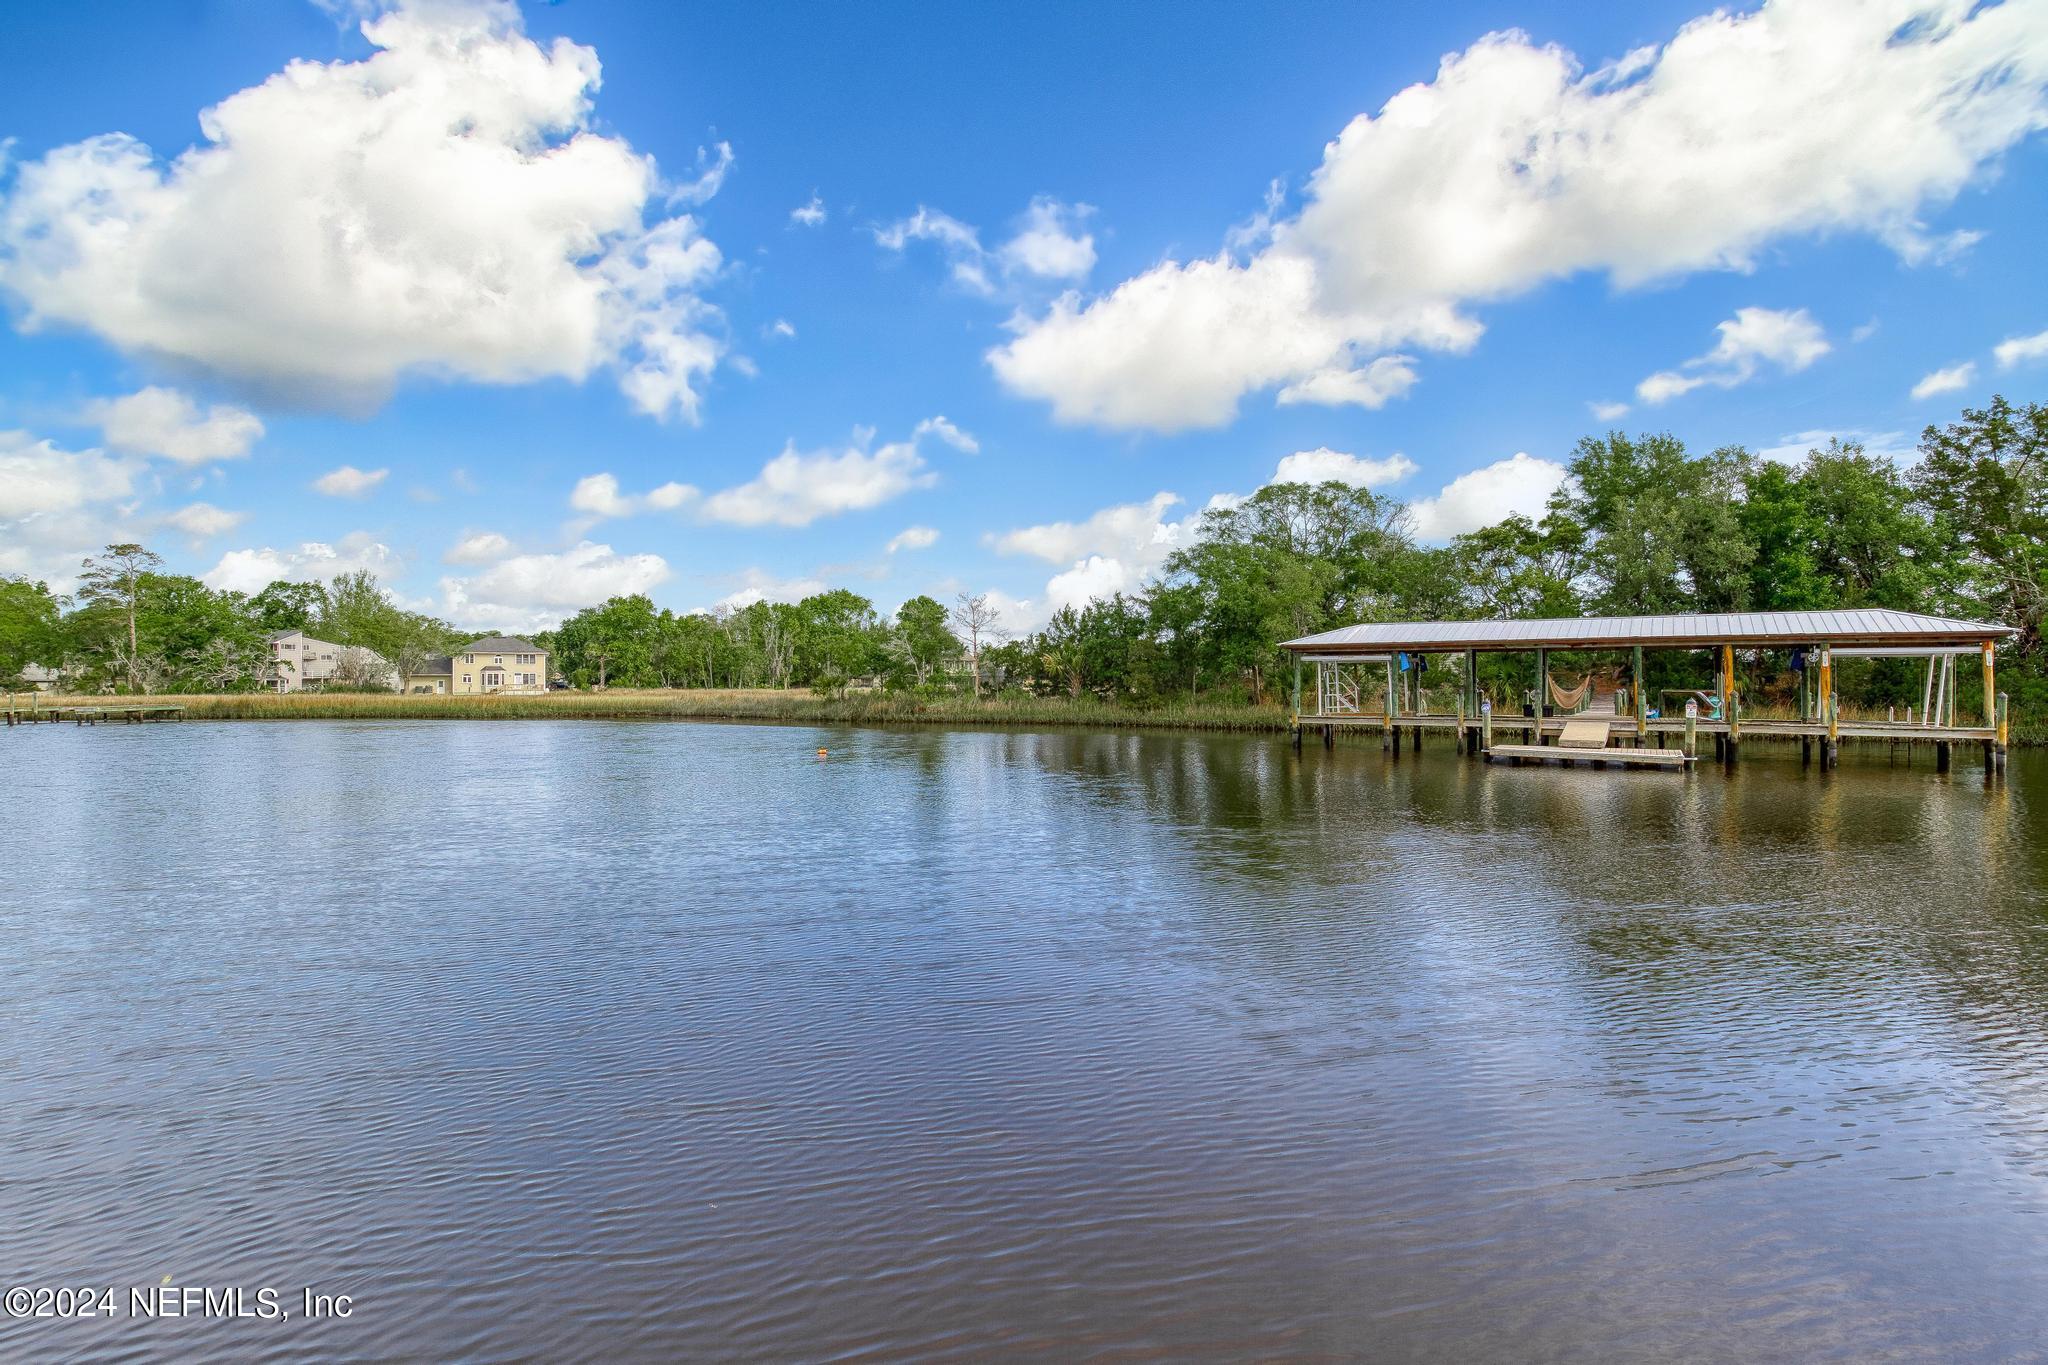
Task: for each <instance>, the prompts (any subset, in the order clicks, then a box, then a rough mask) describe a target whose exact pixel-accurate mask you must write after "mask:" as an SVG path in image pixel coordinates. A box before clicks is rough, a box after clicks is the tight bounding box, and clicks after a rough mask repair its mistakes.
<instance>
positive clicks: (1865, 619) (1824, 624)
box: [1281, 607, 2018, 654]
mask: <svg viewBox="0 0 2048 1365" xmlns="http://www.w3.org/2000/svg"><path fill="white" fill-rule="evenodd" d="M2016 634H2018V632H2017V631H2015V630H2014V629H2013V628H2012V627H2011V626H2000V625H1991V624H1988V623H1986V622H1982V621H1959V620H1956V619H1954V618H1952V617H1946V616H1923V615H1920V614H1919V613H1917V612H1910V611H1887V610H1884V609H1882V608H1876V607H1869V608H1859V609H1856V610H1851V611H1735V612H1709V613H1699V614H1694V615H1686V614H1672V615H1665V616H1561V617H1542V618H1537V619H1533V620H1521V621H1372V622H1367V623H1365V624H1363V625H1356V626H1344V627H1342V628H1341V629H1338V630H1326V631H1324V632H1322V633H1321V634H1320V635H1304V636H1303V637H1301V638H1300V639H1298V640H1288V641H1286V642H1285V643H1283V644H1282V645H1281V648H1282V649H1291V650H1295V651H1298V652H1307V651H1316V652H1319V653H1334V654H1343V653H1365V652H1369V651H1376V652H1380V653H1384V652H1386V651H1387V650H1396V649H1398V650H1407V651H1409V652H1411V653H1425V652H1429V651H1432V650H1465V649H1474V650H1481V651H1487V650H1508V649H1626V648H1630V647H1633V646H1635V645H1643V646H1646V647H1655V648H1663V649H1687V648H1701V647H1704V646H1708V645H1723V644H1733V645H1782V646H1788V647H1789V646H1794V645H1811V644H1819V643H1822V642H1826V643H1829V644H1838V645H1871V644H1877V645H1882V644H1911V645H1937V644H1981V643H1983V642H1985V641H1987V640H1988V641H1992V642H1996V641H1998V640H2000V639H2003V638H2004V637H2006V636H2009V635H2016Z"/></svg>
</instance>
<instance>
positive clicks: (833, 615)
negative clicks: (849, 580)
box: [796, 588, 886, 691]
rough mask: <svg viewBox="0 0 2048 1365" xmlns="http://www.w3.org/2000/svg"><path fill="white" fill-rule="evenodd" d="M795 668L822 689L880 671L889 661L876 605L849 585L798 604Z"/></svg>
mask: <svg viewBox="0 0 2048 1365" xmlns="http://www.w3.org/2000/svg"><path fill="white" fill-rule="evenodd" d="M796 612H797V617H798V627H797V641H796V669H797V677H798V679H799V680H800V681H803V682H807V683H809V684H810V685H811V686H813V687H815V688H819V689H823V690H827V691H830V690H833V689H836V688H843V687H845V686H846V684H847V683H848V682H850V681H851V680H852V679H854V678H858V677H862V676H865V675H867V674H870V673H876V672H879V671H880V670H881V668H882V666H883V663H884V660H885V657H886V656H885V653H884V650H883V648H882V640H883V632H882V629H881V621H880V618H878V617H877V616H876V615H875V605H874V603H872V602H870V601H868V599H867V598H865V597H862V596H861V595H860V594H858V593H855V592H849V591H848V590H847V589H845V588H835V589H833V590H832V591H830V592H822V593H818V594H817V595H815V596H812V597H806V598H805V599H804V600H803V601H801V602H799V603H797V604H796Z"/></svg>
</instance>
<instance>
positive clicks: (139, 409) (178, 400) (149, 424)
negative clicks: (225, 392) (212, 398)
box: [85, 385, 263, 464]
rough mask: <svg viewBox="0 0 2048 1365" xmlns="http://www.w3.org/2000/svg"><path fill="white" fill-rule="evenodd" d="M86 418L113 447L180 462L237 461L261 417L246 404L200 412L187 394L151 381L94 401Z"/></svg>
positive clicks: (254, 439)
mask: <svg viewBox="0 0 2048 1365" xmlns="http://www.w3.org/2000/svg"><path fill="white" fill-rule="evenodd" d="M85 417H86V420H87V421H90V422H93V423H95V424H96V425H97V426H98V427H99V428H100V432H101V434H102V435H103V436H104V437H105V438H106V442H107V444H108V445H109V446H110V447H112V448H113V449H115V450H119V451H123V452H125V453H127V454H130V455H160V456H162V457H163V458H165V459H167V460H175V461H177V462H178V463H179V464H207V463H210V462H212V461H214V460H238V459H240V458H242V456H244V455H247V454H248V453H249V448H250V447H251V446H253V445H255V444H256V442H257V440H258V439H259V438H260V437H261V436H262V435H263V422H262V419H260V418H259V417H257V416H256V414H255V413H253V412H250V411H249V410H248V409H246V408H239V407H236V406H234V405H233V404H230V403H215V404H213V405H211V406H210V407H208V408H207V409H206V410H205V411H203V412H202V411H201V410H200V407H199V404H197V403H196V402H194V401H193V400H192V398H191V397H190V396H189V395H187V394H183V393H180V392H178V391H177V390H176V389H165V388H158V387H156V386H154V385H152V386H150V387H149V388H146V389H142V390H139V391H138V392H135V393H131V394H129V395H127V396H126V397H124V398H100V399H95V400H94V401H92V402H91V403H88V404H86V408H85Z"/></svg>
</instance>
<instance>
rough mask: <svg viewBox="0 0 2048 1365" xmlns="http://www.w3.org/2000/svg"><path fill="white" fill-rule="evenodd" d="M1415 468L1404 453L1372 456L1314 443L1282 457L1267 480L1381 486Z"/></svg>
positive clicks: (1410, 472)
mask: <svg viewBox="0 0 2048 1365" xmlns="http://www.w3.org/2000/svg"><path fill="white" fill-rule="evenodd" d="M1415 469H1416V465H1415V461H1413V460H1411V459H1409V458H1408V457H1407V456H1406V455H1389V456H1387V457H1386V458H1385V459H1383V460H1375V459H1371V458H1368V457H1363V456H1358V455H1347V454H1345V453H1344V452H1343V451H1341V450H1332V449H1330V448H1329V447H1328V446H1318V447H1316V448H1315V449H1314V450H1297V451H1295V452H1294V453H1293V454H1292V455H1289V456H1286V457H1285V458H1283V459H1282V460H1281V461H1280V463H1279V465H1278V466H1277V467H1276V468H1275V469H1274V470H1273V477H1272V479H1271V480H1270V482H1272V483H1343V484H1349V485H1351V486H1352V487H1353V488H1381V487H1384V486H1386V485H1387V484H1390V483H1398V482H1399V481H1400V480H1402V479H1405V478H1407V477H1408V476H1409V475H1410V474H1413V473H1414V472H1415Z"/></svg>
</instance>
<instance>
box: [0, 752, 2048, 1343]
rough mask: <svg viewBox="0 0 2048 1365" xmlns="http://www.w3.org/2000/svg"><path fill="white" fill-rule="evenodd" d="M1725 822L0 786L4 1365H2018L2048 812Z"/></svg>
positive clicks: (1325, 773) (536, 762)
mask: <svg viewBox="0 0 2048 1365" xmlns="http://www.w3.org/2000/svg"><path fill="white" fill-rule="evenodd" d="M820 746H825V747H827V748H829V749H830V751H831V753H830V756H829V758H826V759H823V760H821V759H820V758H819V757H818V756H817V754H816V750H817V749H818V748H819V747H820ZM1744 762H1745V766H1744V767H1743V768H1742V769H1741V770H1740V771H1739V772H1738V773H1737V774H1735V775H1734V776H1733V777H1729V776H1726V775H1724V774H1723V773H1721V772H1720V771H1718V770H1715V769H1712V768H1711V767H1709V768H1707V769H1706V770H1705V771H1702V772H1700V773H1699V774H1697V775H1695V776H1692V777H1690V778H1674V777H1672V776H1670V775H1668V774H1658V773H1636V774H1624V773H1612V772H1610V773H1597V772H1592V771H1566V770H1536V769H1497V770H1495V769H1487V768H1485V767H1483V766H1481V765H1475V764H1471V763H1468V762H1466V761H1464V760H1461V759H1459V758H1457V757H1455V756H1454V755H1453V754H1452V753H1451V751H1450V750H1449V748H1448V747H1432V748H1431V749H1430V750H1429V751H1427V752H1425V753H1424V754H1422V755H1421V756H1420V757H1419V759H1418V757H1417V756H1415V755H1403V756H1402V758H1401V759H1400V761H1399V762H1397V763H1390V762H1388V761H1387V760H1386V759H1385V758H1384V757H1383V756H1382V755H1381V754H1380V753H1379V752H1378V751H1377V749H1357V750H1352V749H1342V750H1339V751H1338V752H1336V753H1333V754H1332V753H1325V752H1323V751H1322V750H1320V749H1319V748H1316V747H1314V746H1311V747H1310V748H1309V749H1308V751H1307V752H1306V753H1304V754H1303V755H1302V756H1300V757H1299V758H1297V757H1296V756H1295V755H1294V754H1293V753H1292V752H1291V751H1290V750H1289V749H1288V748H1286V747H1285V745H1284V743H1283V741H1281V740H1280V739H1278V738H1271V737H1267V738H1208V737H1189V736H1181V735H1142V736H1129V735H1100V734H1010V733H979V732H940V731H874V730H860V731H856V730H813V729H807V728H795V727H785V728H777V727H759V726H720V725H701V724H698V725H692V724H658V723H656V724H649V723H637V724H636V723H625V724H613V723H601V722H588V721H581V722H578V721H572V722H564V723H551V722H514V723H507V722H498V723H491V722H480V723H432V722H428V723H404V722H396V723H343V722H336V723H312V722H289V723H270V724H264V723H241V724H200V723H189V724H185V725H182V726H171V725H163V726H133V727H112V728H103V729H97V730H77V729H74V728H69V727H63V728H58V727H46V728H37V729H30V730H14V731H8V732H5V733H4V735H0V771H4V773H5V780H6V790H7V793H8V797H9V801H8V812H7V818H6V819H4V820H0V1267H4V1271H0V1274H4V1276H5V1278H6V1280H7V1283H8V1284H9V1285H15V1284H21V1285H48V1286H74V1287H76V1286H101V1287H106V1286H112V1287H114V1288H115V1290H116V1293H117V1295H118V1296H119V1297H120V1300H121V1303H120V1309H121V1311H120V1312H119V1314H118V1315H117V1317H118V1319H119V1320H114V1321H90V1322H51V1321H36V1320H29V1321H18V1320H6V1319H0V1356H6V1357H16V1358H18V1357H25V1356H34V1357H43V1358H47V1357H51V1356H59V1355H63V1356H84V1357H99V1358H142V1357H145V1356H152V1355H160V1354H164V1353H168V1352H177V1353H180V1354H186V1353H195V1354H196V1353H204V1354H208V1355H211V1356H213V1357H215V1358H226V1357H237V1358H249V1357H267V1356H275V1357H289V1356H293V1355H298V1354H303V1353H309V1352H310V1353H318V1354H323V1355H334V1354H341V1355H347V1356H354V1357H377V1356H406V1357H439V1358H446V1357H458V1356H459V1357H471V1358H504V1357H532V1358H543V1359H566V1358H614V1359H616V1358H645V1359H654V1358H661V1357H669V1358H674V1357H685V1356H687V1357H697V1358H703V1357H717V1358H753V1359H794V1358H809V1359H815V1358H821V1357H835V1358H840V1357H876V1358H890V1359H908V1358H934V1357H964V1356H988V1355H1003V1356H1010V1357H1028V1358H1042V1359H1047V1360H1066V1359H1073V1358H1077V1357H1113V1358H1126V1359H1127V1358H1131V1357H1140V1358H1148V1357H1149V1358H1185V1357H1205V1358H1238V1357H1250V1356H1257V1357H1266V1358H1272V1357H1296V1358H1299V1357H1309V1358H1338V1357H1354V1356H1361V1355H1371V1356H1376V1357H1392V1356H1398V1357H1426V1358H1435V1359H1441V1360H1470V1359H1476V1358H1483V1357H1494V1358H1512V1359H1567V1358H1580V1357H1585V1356H1597V1357H1603V1358H1613V1357H1617V1356H1629V1357H1651V1356H1655V1357H1671V1356H1681V1357H1684V1356H1690V1357H1705V1356H1716V1357H1721V1358H1751V1359H1753V1358H1773V1359H1789V1358H1802V1359H1805V1358H1813V1357H1831V1358H1859V1359H1860V1358H1870V1357H1878V1356H1888V1355H1889V1356H1907V1357H1917V1358H1927V1357H1945V1358H1950V1359H1954V1358H1965V1359H1987V1360H1989V1359H2003V1358H2010V1357H2014V1356H2035V1355H2037V1353H2039V1352H2040V1351H2041V1350H2042V1349H2043V1346H2042V1343H2043V1342H2044V1341H2048V762H2044V761H2043V760H2042V759H2040V758H2038V757H2035V756H2033V755H2028V754H2021V755H2017V756H2016V757H2015V760H2014V763H2013V767H2012V773H2011V780H2010V783H2009V785H2008V786H2006V787H2004V788H1999V789H1993V790H1987V789H1986V788H1985V787H1984V785H1983V784H1982V781H1981V779H1980V776H1979V772H1978V770H1977V768H1976V765H1975V759H1974V755H1972V758H1971V761H1970V762H1969V764H1968V765H1967V766H1965V765H1963V764H1962V763H1960V762H1959V764H1958V769H1957V771H1956V773H1955V774H1953V775H1952V776H1944V777H1937V776H1936V775H1935V774H1934V773H1933V772H1932V771H1931V765H1930V764H1929V762H1928V760H1927V759H1925V758H1923V759H1922V760H1921V761H1920V765H1919V766H1918V767H1914V768H1908V767H1904V766H1900V767H1896V768H1894V767H1890V766H1887V765H1886V764H1885V762H1884V760H1883V759H1882V758H1881V757H1879V756H1875V755H1870V754H1864V753H1858V752H1852V751H1846V750H1845V763H1844V767H1843V769H1842V770H1841V771H1840V772H1838V773H1835V774H1831V775H1825V774H1821V773H1819V772H1816V771H1802V770H1801V769H1800V767H1799V766H1798V762H1797V758H1796V753H1795V754H1792V755H1789V756H1774V755H1772V754H1771V753H1770V752H1769V751H1768V750H1767V749H1766V748H1765V747H1764V746H1762V745H1760V744H1758V745H1750V746H1746V752H1745V759H1744ZM167 1278H168V1281H169V1283H171V1284H172V1285H174V1286H214V1287H224V1286H243V1287H247V1288H248V1290H249V1292H250V1294H251V1295H252V1296H253V1294H254V1291H255V1289H256V1288H257V1287H266V1286H267V1287H272V1288H276V1289H278V1290H280V1291H281V1295H282V1302H283V1304H284V1306H285V1307H287V1308H288V1309H290V1310H292V1311H293V1312H294V1314H296V1312H297V1310H298V1308H299V1307H300V1303H301V1300H300V1299H299V1290H300V1288H301V1287H303V1286H311V1287H312V1288H314V1289H316V1290H318V1291H320V1292H322V1293H328V1294H346V1295H349V1296H352V1299H353V1315H352V1316H351V1317H350V1318H348V1319H347V1320H345V1321H340V1320H333V1321H323V1322H315V1323H307V1322H303V1321H299V1320H297V1319H296V1317H295V1318H294V1319H293V1320H290V1321H285V1322H282V1323H263V1322H259V1321H251V1320H244V1321H232V1320H231V1321H213V1322H208V1321H204V1320H198V1319H191V1320H182V1321H167V1320H157V1321H153V1322H137V1321H131V1320H126V1319H127V1307H128V1302H127V1294H128V1290H129V1288H130V1287H131V1286H143V1287H148V1286H159V1285H162V1284H164V1283H165V1282H166V1280H167Z"/></svg>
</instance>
